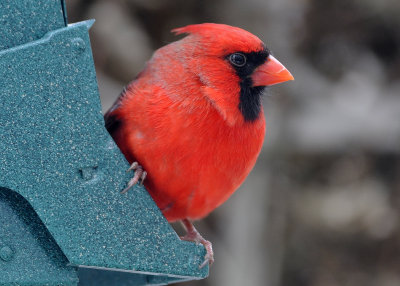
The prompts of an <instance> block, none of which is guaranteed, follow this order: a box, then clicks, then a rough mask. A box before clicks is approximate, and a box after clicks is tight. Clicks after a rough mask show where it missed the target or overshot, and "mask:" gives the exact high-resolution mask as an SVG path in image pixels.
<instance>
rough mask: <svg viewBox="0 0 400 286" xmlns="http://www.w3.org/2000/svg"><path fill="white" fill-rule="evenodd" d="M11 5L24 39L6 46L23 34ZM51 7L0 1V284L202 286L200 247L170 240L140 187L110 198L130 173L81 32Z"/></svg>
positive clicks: (85, 33)
mask: <svg viewBox="0 0 400 286" xmlns="http://www.w3.org/2000/svg"><path fill="white" fill-rule="evenodd" d="M53 2H54V3H53ZM56 2H57V3H58V5H53V4H55V3H56ZM28 3H29V5H28ZM32 3H35V4H32ZM7 5H8V6H7ZM13 5H15V6H13ZM21 5H22V6H23V5H25V6H24V7H28V8H31V9H33V10H34V12H29V11H25V14H24V15H23V16H24V17H26V18H24V19H23V22H24V23H25V24H24V25H28V26H29V25H30V27H31V29H32V31H33V32H32V33H31V34H29V33H27V34H24V36H21V37H20V36H18V35H17V36H16V37H15V38H14V39H13V40H10V39H11V38H12V36H13V35H12V33H10V31H12V29H13V28H12V25H13V23H14V24H15V25H16V28H15V29H16V31H17V30H18V29H21V27H22V26H24V25H22V26H21V25H20V24H19V22H18V21H16V20H15V19H16V15H9V16H8V17H7V16H6V15H7V10H8V11H9V13H11V14H13V13H14V12H15V11H16V9H17V8H18V9H19V7H22V6H21ZM63 7H64V2H63V1H49V0H46V1H34V0H31V1H27V0H21V1H4V0H0V11H1V12H0V19H1V21H2V24H4V23H6V28H4V27H2V25H0V47H3V50H0V110H1V112H0V136H1V137H0V138H1V139H0V285H17V284H18V285H77V284H78V279H79V285H163V284H168V283H170V282H177V281H184V280H191V279H202V278H204V277H206V276H207V275H208V267H205V268H203V269H199V265H200V264H201V262H202V261H203V258H204V255H205V250H204V248H203V247H202V246H200V245H195V244H194V243H191V242H186V241H181V240H180V239H179V237H178V236H177V234H176V233H175V232H174V230H173V229H172V228H171V226H170V225H169V224H168V222H167V221H166V220H165V218H164V217H163V216H162V214H161V212H160V210H159V209H158V208H157V206H156V205H155V203H154V202H153V200H152V199H151V197H150V196H149V194H148V193H147V191H146V190H145V189H144V188H143V187H141V186H135V187H134V188H133V189H132V190H130V191H129V192H128V193H127V194H124V195H122V194H120V191H121V190H122V189H124V187H125V186H126V184H127V182H128V181H129V179H130V178H131V177H132V175H133V174H132V173H126V169H127V168H128V167H129V165H128V163H127V162H126V160H125V158H124V157H123V155H122V154H121V152H120V150H119V149H118V147H117V146H116V145H115V143H114V141H113V140H112V138H111V137H110V136H109V134H108V133H107V131H106V129H105V128H104V120H103V115H102V112H101V107H100V101H99V95H98V90H97V82H96V74H95V70H94V65H93V59H92V53H91V48H90V40H89V36H88V28H90V26H91V25H92V24H93V21H85V22H80V23H76V24H72V25H68V26H65V24H66V17H65V13H64V12H63V11H64V10H65V9H64V8H63ZM41 9H42V10H41ZM60 11H61V12H60ZM42 12H43V13H42ZM40 13H42V16H44V15H46V17H39V18H38V17H36V16H37V14H40ZM29 15H34V16H33V17H31V18H29ZM52 17H54V18H57V19H51V18H52ZM7 19H13V20H12V21H9V22H8V20H7ZM41 21H43V23H42V22H41ZM39 22H40V23H39ZM44 23H46V24H44ZM60 26H61V27H60ZM44 27H47V31H46V32H45V33H43V31H44ZM25 28H26V27H25ZM25 28H24V29H25ZM25 30H26V29H25ZM36 31H37V33H36ZM28 34H29V35H28ZM3 35H6V37H2V36H3ZM10 43H16V45H15V46H13V47H8V45H10ZM13 283H16V284H13Z"/></svg>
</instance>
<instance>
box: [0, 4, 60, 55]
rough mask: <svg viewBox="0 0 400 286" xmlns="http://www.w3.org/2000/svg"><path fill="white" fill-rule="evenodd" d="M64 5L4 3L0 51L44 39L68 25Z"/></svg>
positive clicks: (0, 14) (0, 19)
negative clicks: (50, 32) (51, 32)
mask: <svg viewBox="0 0 400 286" xmlns="http://www.w3.org/2000/svg"><path fill="white" fill-rule="evenodd" d="M63 2H64V1H61V0H0V50H3V49H7V48H12V47H15V46H18V45H21V44H25V43H28V42H31V41H34V40H37V39H40V38H41V37H43V36H44V34H46V33H47V32H48V31H52V30H56V29H59V28H63V27H65V26H66V24H67V20H66V14H65V11H66V10H65V6H64V5H63Z"/></svg>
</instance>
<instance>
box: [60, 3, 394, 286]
mask: <svg viewBox="0 0 400 286" xmlns="http://www.w3.org/2000/svg"><path fill="white" fill-rule="evenodd" d="M67 6H68V16H69V22H70V23H73V22H77V21H82V20H85V19H89V18H95V19H96V23H95V25H94V26H93V27H92V29H91V31H90V33H91V40H92V48H93V53H94V59H95V64H96V71H97V77H98V83H99V88H100V94H101V99H102V104H103V110H104V111H106V110H107V109H108V108H109V107H110V105H111V104H112V103H113V101H114V100H115V98H116V97H117V96H118V95H119V93H120V92H121V90H122V88H123V86H124V85H126V84H127V83H128V82H129V81H130V80H132V79H133V78H134V77H135V75H136V74H137V73H138V72H139V71H140V70H141V69H142V68H143V66H144V64H145V61H146V60H147V59H149V57H150V56H151V54H152V52H153V51H154V50H155V49H157V48H159V47H161V46H163V45H165V44H167V43H169V42H171V41H174V40H175V39H176V38H174V36H173V35H171V34H170V32H169V31H170V30H171V29H172V28H175V27H180V26H184V25H187V24H193V23H201V22H217V23H226V24H230V25H234V26H239V27H241V28H244V29H246V30H248V31H250V32H252V33H254V34H256V35H258V36H259V37H260V38H261V39H263V40H264V42H265V43H266V44H267V46H268V47H269V48H270V49H271V50H272V51H273V53H274V55H275V56H276V57H277V58H278V59H279V60H280V61H281V62H282V63H283V64H284V65H285V66H286V67H287V68H288V69H289V70H290V71H291V72H292V74H293V75H294V77H295V79H296V80H295V81H294V82H289V83H285V84H283V85H279V86H277V87H273V88H271V89H269V90H268V92H267V94H266V96H265V97H264V108H265V111H266V118H267V136H266V140H265V146H264V148H263V151H262V154H261V155H260V158H259V160H258V162H257V165H256V166H255V168H254V170H253V172H252V173H251V175H250V176H249V177H248V179H247V180H246V182H245V183H244V184H243V186H242V187H241V188H240V189H239V190H238V192H236V193H235V194H234V195H233V196H232V198H231V199H230V200H229V201H228V202H227V203H225V204H224V205H223V206H222V207H220V208H219V209H217V210H216V211H215V212H214V213H213V214H212V215H210V216H209V217H208V218H207V219H205V220H203V221H199V222H197V223H196V225H197V226H198V229H199V230H200V232H202V233H203V235H204V236H205V237H206V238H207V239H209V240H211V241H212V242H213V243H214V250H215V258H216V261H215V263H214V265H213V266H212V268H211V271H210V277H209V278H208V279H206V280H203V281H195V282H188V283H183V284H181V285H186V286H199V285H207V286H211V285H218V286H224V285H230V286H235V285H267V286H303V285H304V286H336V285H337V286H339V285H340V286H350V285H351V286H357V285H362V286H375V285H376V286H398V285H400V221H399V214H400V32H399V31H400V1H398V0H380V1H376V0H337V1H328V0H307V1H305V0H303V1H289V0H269V1H266V0H246V1H239V0H229V1H228V0H202V1H200V0H198V1H194V0H193V1H191V0H169V1H165V0H164V1H162V0H114V1H104V0H103V1H100V0H85V1H83V0H81V1H79V0H68V1H67ZM177 231H178V232H179V231H180V229H179V227H177Z"/></svg>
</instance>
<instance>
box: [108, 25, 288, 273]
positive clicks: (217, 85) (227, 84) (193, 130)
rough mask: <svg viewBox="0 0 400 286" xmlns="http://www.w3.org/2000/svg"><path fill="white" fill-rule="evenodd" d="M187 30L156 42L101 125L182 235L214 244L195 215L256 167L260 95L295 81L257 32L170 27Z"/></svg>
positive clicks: (260, 135) (215, 202)
mask: <svg viewBox="0 0 400 286" xmlns="http://www.w3.org/2000/svg"><path fill="white" fill-rule="evenodd" d="M172 31H173V32H174V33H175V34H177V35H179V34H187V36H186V37H184V38H183V39H181V40H179V41H176V42H173V43H170V44H168V45H166V46H164V47H162V48H160V49H159V50H157V51H156V52H155V53H154V54H153V56H152V58H151V59H150V61H149V62H148V63H147V65H146V67H145V69H144V70H143V71H142V72H141V73H140V74H139V75H138V76H137V77H136V79H134V80H133V81H132V82H131V83H130V84H129V85H128V86H127V87H126V88H125V89H124V90H123V92H122V93H121V95H120V97H119V98H118V99H117V101H116V102H115V104H114V105H113V106H112V107H111V109H110V110H109V111H108V112H107V113H106V115H105V123H106V128H107V130H108V131H109V132H110V134H111V136H112V137H113V139H114V140H115V142H116V143H117V145H118V146H119V148H120V149H121V151H122V152H123V154H124V155H125V157H126V158H127V160H128V161H129V162H130V163H132V166H131V168H129V170H132V169H135V175H134V177H133V178H132V180H131V181H130V182H129V183H128V186H127V188H126V189H125V190H124V191H123V192H126V191H127V190H128V189H129V188H130V187H132V186H133V185H134V184H136V183H137V182H138V181H139V180H141V181H142V182H143V180H144V178H145V176H146V172H145V171H144V170H146V171H147V172H148V175H147V178H146V180H145V181H144V185H145V187H146V189H147V190H148V192H149V193H150V195H151V196H152V197H153V199H154V201H155V202H156V204H157V205H158V207H159V208H160V210H161V211H162V213H163V214H164V216H165V217H166V218H167V220H168V221H170V222H173V221H177V220H180V221H182V223H183V225H184V227H185V228H186V231H187V234H186V236H185V237H183V239H185V240H191V241H195V242H197V243H202V244H203V245H204V246H205V247H206V250H207V255H206V257H205V261H204V263H203V264H202V265H201V267H203V266H204V265H206V264H207V263H210V264H211V263H212V262H213V260H214V258H213V251H212V247H211V243H210V242H209V241H207V240H205V239H204V238H203V237H202V236H201V235H200V234H199V233H198V232H197V230H196V229H195V228H194V226H193V224H192V223H191V220H197V219H201V218H203V217H205V216H207V215H208V214H209V213H210V212H211V211H213V210H214V209H215V208H216V207H218V206H219V205H221V204H222V203H223V202H225V201H226V200H227V199H228V198H229V196H230V195H232V193H233V192H234V191H235V190H236V189H237V188H238V187H239V186H240V185H241V184H242V182H243V181H244V179H245V178H246V176H247V175H248V174H249V172H250V170H251V169H252V168H253V166H254V164H255V162H256V159H257V156H258V154H259V153H260V150H261V146H262V144H263V140H264V133H265V119H264V111H263V107H262V105H261V95H262V93H263V91H264V89H265V87H267V86H270V85H273V84H277V83H281V82H285V81H288V80H293V77H292V75H291V74H290V73H289V71H288V70H287V69H286V68H285V67H284V66H283V65H282V64H281V63H279V62H278V61H277V60H276V59H275V58H274V57H273V56H272V55H271V52H270V51H269V49H267V47H266V46H265V45H264V43H263V42H262V41H261V40H260V39H259V38H258V37H256V36H254V35H253V34H251V33H249V32H247V31H245V30H242V29H240V28H236V27H232V26H228V25H223V24H212V23H206V24H198V25H189V26H186V27H183V28H178V29H174V30H172ZM139 164H140V165H139Z"/></svg>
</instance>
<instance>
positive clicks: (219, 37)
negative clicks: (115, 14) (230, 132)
mask: <svg viewBox="0 0 400 286" xmlns="http://www.w3.org/2000/svg"><path fill="white" fill-rule="evenodd" d="M172 31H173V32H174V33H175V34H188V35H187V36H186V37H185V38H183V39H182V40H181V41H178V42H175V43H178V44H176V49H177V51H178V52H179V53H180V56H179V58H180V62H181V64H182V66H183V69H184V70H185V71H186V72H190V73H192V74H194V75H195V76H196V78H197V81H198V83H199V85H200V89H201V91H202V94H203V95H205V96H206V97H207V99H208V100H209V101H210V102H211V103H212V104H213V106H214V107H215V108H216V109H217V110H218V111H219V112H220V113H221V115H222V116H223V117H224V119H225V120H226V121H227V122H228V123H229V125H233V124H235V123H236V122H237V121H238V118H241V120H240V121H241V122H254V121H256V120H257V119H258V118H260V117H261V116H262V106H261V95H262V93H263V91H264V88H265V87H267V86H271V85H274V84H278V83H281V82H285V81H288V80H293V79H294V78H293V76H292V75H291V74H290V72H289V71H288V70H287V69H286V68H285V67H284V66H283V65H282V64H281V63H280V62H279V61H278V60H276V59H275V58H274V57H273V56H272V55H271V52H270V51H269V50H268V48H267V47H266V46H265V44H264V43H263V42H262V41H261V40H260V39H259V38H258V37H256V36H255V35H253V34H251V33H249V32H247V31H245V30H243V29H240V28H237V27H232V26H228V25H224V24H213V23H205V24H197V25H189V26H186V27H183V28H177V29H174V30H172ZM178 76H179V72H178Z"/></svg>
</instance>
